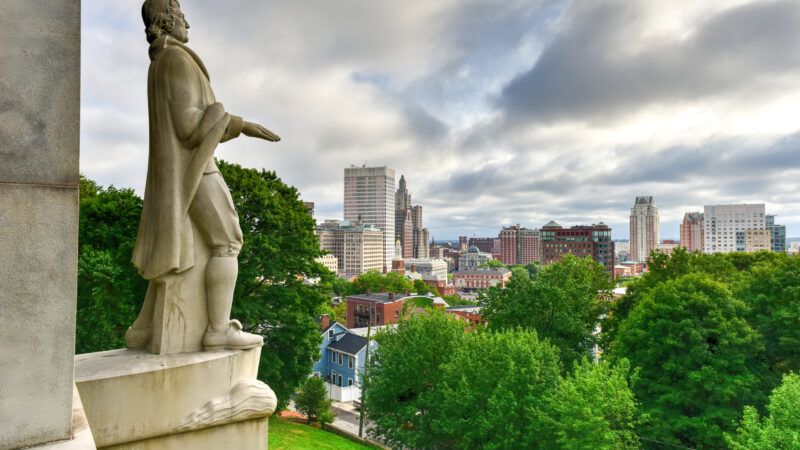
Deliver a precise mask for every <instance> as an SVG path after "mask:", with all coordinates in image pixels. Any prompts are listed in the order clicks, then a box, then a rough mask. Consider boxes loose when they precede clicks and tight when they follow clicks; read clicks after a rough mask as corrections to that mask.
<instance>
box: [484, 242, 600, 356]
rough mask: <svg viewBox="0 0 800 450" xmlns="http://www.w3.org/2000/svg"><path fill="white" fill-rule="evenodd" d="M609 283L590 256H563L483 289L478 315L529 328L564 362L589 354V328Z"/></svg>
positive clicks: (495, 323) (492, 322)
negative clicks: (531, 273) (502, 284)
mask: <svg viewBox="0 0 800 450" xmlns="http://www.w3.org/2000/svg"><path fill="white" fill-rule="evenodd" d="M610 288H611V281H610V278H609V276H608V272H607V271H606V270H605V269H604V268H603V266H601V265H599V264H597V263H596V262H594V261H593V260H592V259H591V258H583V259H581V258H577V257H575V256H573V255H567V256H565V257H564V258H563V259H561V260H560V261H558V262H555V263H553V264H549V265H547V266H545V267H543V268H542V269H541V270H540V271H539V272H538V274H537V275H536V277H535V279H533V280H532V279H531V278H530V276H529V275H528V274H526V275H525V276H519V275H517V274H514V275H513V276H512V277H511V280H510V282H509V283H508V284H507V285H506V286H505V288H500V287H498V286H495V287H491V288H489V289H487V290H486V291H484V295H483V298H482V301H483V302H484V303H485V304H486V307H485V308H484V310H483V313H484V316H485V317H486V319H487V320H488V322H489V326H490V327H491V328H492V329H510V328H516V327H522V328H532V329H534V330H536V332H537V333H538V335H539V336H540V337H542V338H546V339H548V340H549V341H550V342H551V343H553V344H554V345H555V346H556V347H558V349H559V350H560V352H561V359H562V361H563V362H564V364H566V365H567V367H569V365H570V364H571V363H572V362H573V361H576V360H580V359H581V358H583V357H584V356H586V355H588V354H589V351H590V350H591V348H592V346H593V345H594V344H595V342H596V338H595V336H594V329H595V327H596V324H597V322H598V319H599V317H600V316H601V315H602V314H603V313H604V312H605V309H606V298H607V296H608V291H609V290H610Z"/></svg>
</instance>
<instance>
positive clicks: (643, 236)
mask: <svg viewBox="0 0 800 450" xmlns="http://www.w3.org/2000/svg"><path fill="white" fill-rule="evenodd" d="M630 225H631V240H630V246H631V260H633V261H638V262H647V258H648V257H649V256H650V252H651V251H653V250H655V249H656V246H658V244H659V243H660V242H661V225H660V223H659V219H658V208H656V206H655V204H654V203H653V197H652V196H647V197H636V201H635V202H634V204H633V208H631V216H630Z"/></svg>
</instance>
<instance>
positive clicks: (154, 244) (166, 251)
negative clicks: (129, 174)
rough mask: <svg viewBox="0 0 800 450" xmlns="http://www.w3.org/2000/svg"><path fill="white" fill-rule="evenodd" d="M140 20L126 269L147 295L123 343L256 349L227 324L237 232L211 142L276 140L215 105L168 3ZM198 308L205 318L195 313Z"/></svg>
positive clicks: (179, 16) (172, 1)
mask: <svg viewBox="0 0 800 450" xmlns="http://www.w3.org/2000/svg"><path fill="white" fill-rule="evenodd" d="M142 17H143V19H144V22H145V29H146V33H147V38H148V42H150V49H149V55H150V61H151V62H150V69H149V72H148V81H147V97H148V106H149V115H150V156H149V161H148V168H147V184H146V187H145V196H144V206H143V209H142V216H141V222H140V225H139V231H138V234H137V239H136V248H135V249H134V254H133V263H134V265H136V267H137V268H138V270H139V273H140V274H141V275H142V276H143V277H144V278H145V279H147V280H150V288H149V290H148V294H147V297H146V299H145V304H144V305H143V307H142V311H141V312H140V314H139V317H138V318H137V319H136V321H135V322H134V324H133V325H132V326H131V328H130V329H129V330H128V332H127V333H126V344H127V346H128V347H129V348H141V347H146V346H148V345H149V348H150V350H151V351H154V352H158V353H170V352H176V351H178V352H180V351H191V350H195V349H197V347H199V346H201V345H202V348H204V349H206V350H215V349H222V348H229V349H247V348H253V347H255V346H259V345H262V342H263V341H262V339H261V337H260V336H257V335H253V334H249V333H245V332H243V331H242V330H241V324H240V323H239V322H238V321H236V320H230V311H231V303H232V300H233V289H234V287H235V284H236V276H237V272H238V262H237V259H236V257H237V256H238V254H239V250H240V249H241V246H242V232H241V229H240V228H239V221H238V216H237V215H236V211H235V209H234V207H233V201H232V200H231V196H230V193H229V192H228V188H227V186H226V185H225V181H224V180H223V179H222V176H221V175H220V173H219V170H218V169H217V167H216V164H215V163H214V159H213V155H214V150H215V149H216V147H217V145H218V144H219V143H220V142H225V141H227V140H230V139H233V138H236V137H238V136H239V135H240V134H242V133H243V134H245V135H248V136H252V137H257V138H261V139H265V140H269V141H278V140H279V139H280V138H279V137H278V136H277V135H276V134H274V133H272V132H271V131H269V130H267V129H266V128H264V127H262V126H260V125H258V124H255V123H251V122H247V121H244V120H243V119H242V118H241V117H238V116H235V115H232V114H229V113H228V112H226V111H225V109H224V107H223V106H222V104H221V103H219V102H217V101H216V98H215V96H214V91H213V90H212V89H211V84H210V78H209V75H208V71H207V70H206V68H205V65H204V64H203V62H202V61H201V60H200V58H199V57H198V56H197V54H196V53H194V52H193V51H192V50H191V49H190V48H189V47H187V46H186V45H185V44H186V43H187V42H188V31H187V30H188V28H189V24H188V22H187V21H186V19H185V17H184V15H183V13H182V12H181V10H180V5H179V4H178V2H177V1H176V0H147V1H146V2H145V3H144V5H143V7H142ZM201 271H202V273H196V272H201ZM203 301H205V303H206V307H207V309H206V311H205V312H206V313H207V314H201V312H202V311H200V310H199V309H198V308H197V306H198V305H197V304H196V303H198V302H203ZM176 309H177V310H178V313H177V314H175V313H174V312H175V310H176ZM171 313H172V316H170V317H167V315H169V314H171ZM159 314H161V315H164V317H161V316H159ZM154 316H158V317H154ZM201 322H207V327H206V329H205V330H204V332H203V334H202V343H199V342H196V341H197V340H198V339H199V338H198V336H197V333H196V332H193V331H192V330H196V329H197V327H198V323H201ZM154 323H155V324H156V327H157V328H159V329H158V330H154ZM176 329H179V330H178V332H179V333H180V336H178V337H173V338H172V341H173V342H175V341H181V344H180V345H178V346H169V345H167V344H162V343H161V341H164V340H165V339H167V337H168V335H169V334H170V333H172V332H174V331H175V330H176ZM154 335H155V340H158V341H159V343H158V345H153V342H152V341H154ZM187 340H188V343H187ZM165 345H166V347H165ZM167 347H169V348H167Z"/></svg>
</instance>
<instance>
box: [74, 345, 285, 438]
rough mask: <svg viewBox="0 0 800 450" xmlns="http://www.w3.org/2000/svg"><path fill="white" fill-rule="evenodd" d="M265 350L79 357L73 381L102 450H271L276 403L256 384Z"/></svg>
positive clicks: (116, 353) (136, 352)
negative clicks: (270, 426)
mask: <svg viewBox="0 0 800 450" xmlns="http://www.w3.org/2000/svg"><path fill="white" fill-rule="evenodd" d="M260 355H261V348H255V349H252V350H225V351H221V352H194V353H180V354H175V355H154V354H150V353H148V352H146V351H143V350H111V351H107V352H98V353H87V354H83V355H77V356H76V357H75V383H76V385H77V387H78V391H79V392H80V396H81V400H82V401H83V406H84V409H85V411H86V418H87V419H88V422H89V426H90V427H91V430H92V434H93V436H94V440H95V443H96V444H97V447H98V448H113V449H148V450H150V449H183V448H192V449H205V448H207V449H216V448H238V449H254V450H255V449H258V450H262V449H263V450H265V449H266V448H267V418H268V417H269V416H270V415H271V414H272V412H273V411H274V410H275V406H276V405H277V400H276V398H275V394H274V393H273V392H272V390H271V389H270V388H269V387H268V386H267V385H266V384H264V383H262V382H260V381H258V380H257V379H256V374H257V372H258V361H259V357H260Z"/></svg>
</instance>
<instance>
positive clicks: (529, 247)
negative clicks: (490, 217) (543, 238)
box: [498, 225, 540, 265]
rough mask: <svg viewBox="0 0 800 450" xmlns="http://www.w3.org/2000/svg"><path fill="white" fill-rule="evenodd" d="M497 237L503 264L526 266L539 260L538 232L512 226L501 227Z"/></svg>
mask: <svg viewBox="0 0 800 450" xmlns="http://www.w3.org/2000/svg"><path fill="white" fill-rule="evenodd" d="M498 237H499V238H500V261H501V262H502V263H503V264H509V265H511V264H528V263H531V262H538V261H539V260H540V255H539V230H532V229H529V228H523V227H521V226H519V225H512V226H510V227H503V229H502V230H500V235H499V236H498Z"/></svg>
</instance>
